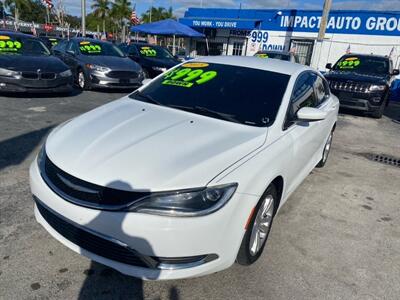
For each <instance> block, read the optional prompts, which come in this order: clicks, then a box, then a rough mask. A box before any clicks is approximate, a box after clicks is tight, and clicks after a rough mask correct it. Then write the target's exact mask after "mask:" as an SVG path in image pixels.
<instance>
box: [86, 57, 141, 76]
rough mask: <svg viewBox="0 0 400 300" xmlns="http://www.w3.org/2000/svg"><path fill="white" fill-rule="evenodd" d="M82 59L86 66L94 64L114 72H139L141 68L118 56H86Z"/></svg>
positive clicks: (126, 58)
mask: <svg viewBox="0 0 400 300" xmlns="http://www.w3.org/2000/svg"><path fill="white" fill-rule="evenodd" d="M80 59H81V60H82V61H83V62H84V63H85V64H93V65H98V66H102V67H107V68H110V69H112V70H123V71H124V70H126V71H136V72H138V71H139V69H140V66H139V65H138V64H137V63H135V62H134V61H132V60H131V59H129V58H128V57H117V56H85V55H81V56H80Z"/></svg>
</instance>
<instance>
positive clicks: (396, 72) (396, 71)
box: [392, 69, 400, 75]
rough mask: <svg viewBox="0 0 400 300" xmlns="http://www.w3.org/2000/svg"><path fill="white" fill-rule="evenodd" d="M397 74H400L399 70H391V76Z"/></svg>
mask: <svg viewBox="0 0 400 300" xmlns="http://www.w3.org/2000/svg"><path fill="white" fill-rule="evenodd" d="M399 74H400V71H399V69H393V71H392V75H399Z"/></svg>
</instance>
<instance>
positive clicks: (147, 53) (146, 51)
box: [140, 47, 157, 57]
mask: <svg viewBox="0 0 400 300" xmlns="http://www.w3.org/2000/svg"><path fill="white" fill-rule="evenodd" d="M140 53H141V54H142V55H144V56H150V57H154V56H157V51H156V50H155V49H153V48H150V47H141V48H140Z"/></svg>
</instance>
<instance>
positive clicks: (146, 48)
mask: <svg viewBox="0 0 400 300" xmlns="http://www.w3.org/2000/svg"><path fill="white" fill-rule="evenodd" d="M120 48H121V50H122V51H124V52H125V54H126V55H128V56H129V57H130V58H131V59H133V60H134V61H135V62H137V63H138V64H139V65H141V66H142V68H143V72H144V73H145V76H146V78H154V77H156V76H157V75H159V74H161V73H163V72H165V71H166V70H168V69H169V68H172V67H173V66H176V65H177V64H179V63H180V62H181V61H180V60H179V59H178V58H177V57H174V56H173V55H172V54H171V52H169V51H168V50H167V49H165V48H163V47H161V46H156V45H150V44H141V43H133V44H130V45H126V44H121V45H120Z"/></svg>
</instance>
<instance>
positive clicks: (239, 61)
mask: <svg viewBox="0 0 400 300" xmlns="http://www.w3.org/2000/svg"><path fill="white" fill-rule="evenodd" d="M193 61H198V62H206V63H215V64H223V65H233V66H239V67H245V68H253V69H259V70H265V71H271V72H276V73H281V74H286V75H293V74H296V73H299V72H301V71H304V70H313V69H312V68H310V67H307V66H304V65H300V64H295V63H291V62H288V61H283V60H278V59H260V58H259V57H254V56H205V57H201V58H196V59H194V60H191V61H190V62H193Z"/></svg>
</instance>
